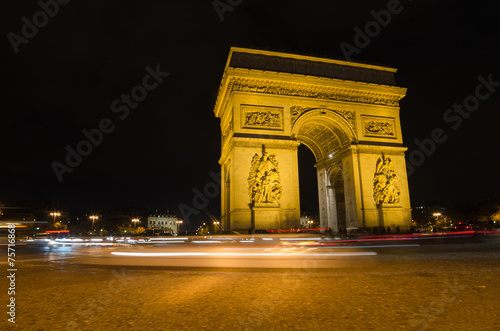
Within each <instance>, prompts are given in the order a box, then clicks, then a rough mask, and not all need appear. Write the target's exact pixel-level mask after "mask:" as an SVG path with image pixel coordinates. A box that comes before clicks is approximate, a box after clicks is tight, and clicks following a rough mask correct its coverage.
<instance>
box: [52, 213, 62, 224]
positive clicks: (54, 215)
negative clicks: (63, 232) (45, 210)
mask: <svg viewBox="0 0 500 331" xmlns="http://www.w3.org/2000/svg"><path fill="white" fill-rule="evenodd" d="M50 216H53V217H54V221H53V222H52V227H54V228H55V227H56V216H61V213H56V212H54V213H50Z"/></svg>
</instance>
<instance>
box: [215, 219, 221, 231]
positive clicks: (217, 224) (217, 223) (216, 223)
mask: <svg viewBox="0 0 500 331" xmlns="http://www.w3.org/2000/svg"><path fill="white" fill-rule="evenodd" d="M219 224H220V222H218V221H215V222H214V225H215V226H217V228H218V227H219ZM217 228H216V229H217Z"/></svg>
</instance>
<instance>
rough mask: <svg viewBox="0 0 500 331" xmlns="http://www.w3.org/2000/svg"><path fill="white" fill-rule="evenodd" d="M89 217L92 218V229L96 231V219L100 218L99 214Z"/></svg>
mask: <svg viewBox="0 0 500 331" xmlns="http://www.w3.org/2000/svg"><path fill="white" fill-rule="evenodd" d="M89 218H90V219H91V220H92V229H91V231H94V221H95V220H97V219H98V218H99V216H95V215H91V216H89Z"/></svg>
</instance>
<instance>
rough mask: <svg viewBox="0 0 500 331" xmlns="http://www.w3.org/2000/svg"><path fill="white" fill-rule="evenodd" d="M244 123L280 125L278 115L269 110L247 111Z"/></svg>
mask: <svg viewBox="0 0 500 331" xmlns="http://www.w3.org/2000/svg"><path fill="white" fill-rule="evenodd" d="M245 125H254V126H269V127H280V125H281V124H280V115H279V114H275V113H272V112H270V111H255V112H251V113H247V114H246V116H245Z"/></svg>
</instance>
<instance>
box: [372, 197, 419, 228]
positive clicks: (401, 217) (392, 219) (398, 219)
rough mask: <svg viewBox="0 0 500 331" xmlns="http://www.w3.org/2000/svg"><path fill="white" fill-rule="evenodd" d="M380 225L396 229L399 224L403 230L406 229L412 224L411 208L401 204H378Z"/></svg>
mask: <svg viewBox="0 0 500 331" xmlns="http://www.w3.org/2000/svg"><path fill="white" fill-rule="evenodd" d="M378 210H379V219H380V225H379V226H382V227H384V228H387V227H390V228H391V229H395V228H396V227H398V226H399V228H400V230H401V231H406V230H408V229H409V227H410V226H411V209H410V210H408V209H407V208H403V207H401V206H394V205H389V204H382V205H379V206H378Z"/></svg>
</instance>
